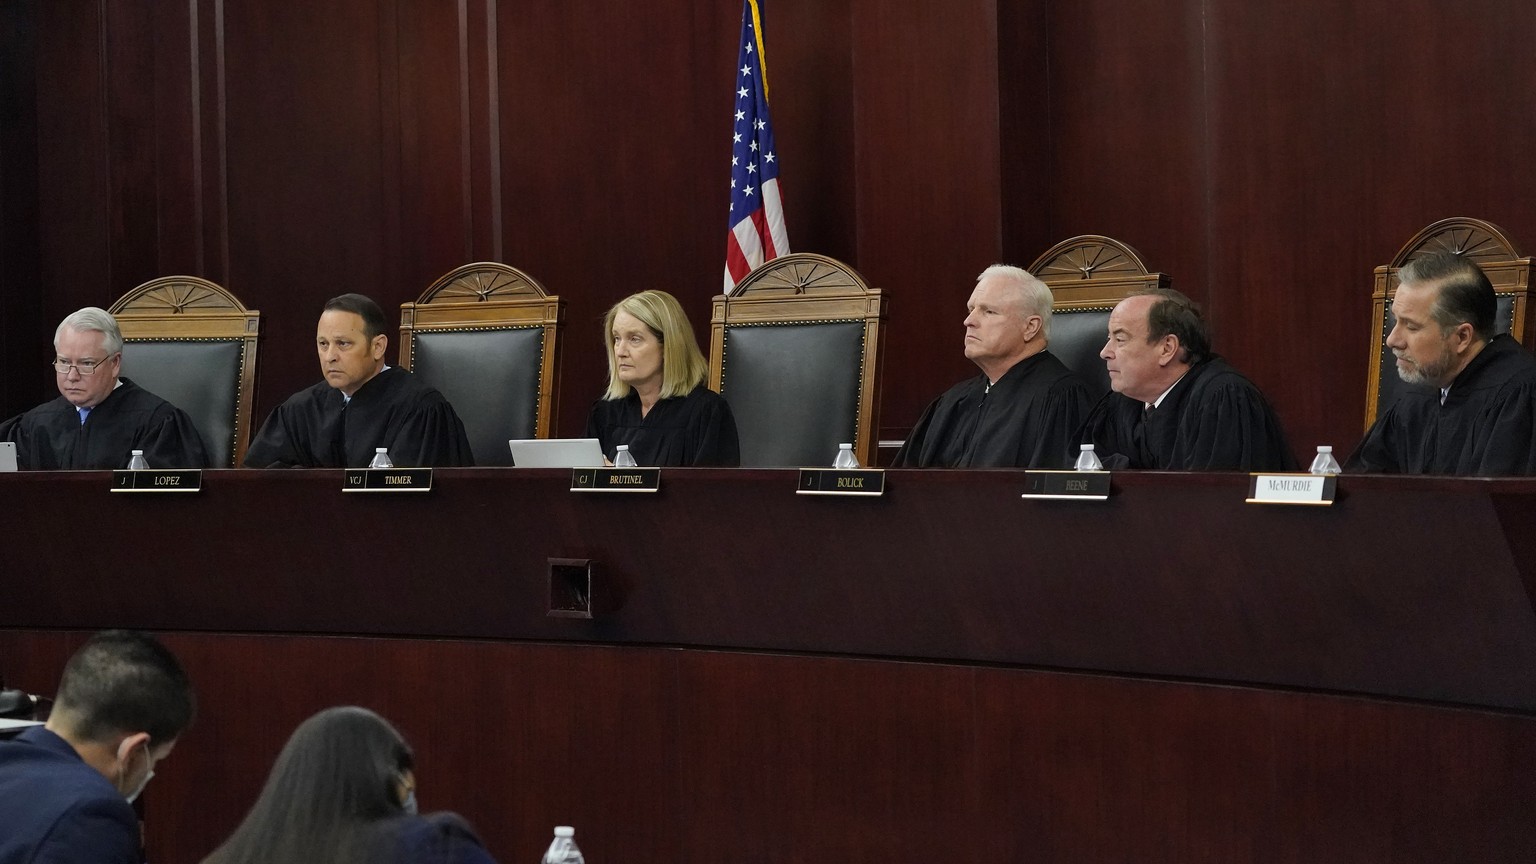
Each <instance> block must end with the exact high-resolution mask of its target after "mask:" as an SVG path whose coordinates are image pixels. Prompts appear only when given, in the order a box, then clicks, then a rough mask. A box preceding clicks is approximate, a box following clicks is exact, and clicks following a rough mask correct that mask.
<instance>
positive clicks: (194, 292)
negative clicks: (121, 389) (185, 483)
mask: <svg viewBox="0 0 1536 864" xmlns="http://www.w3.org/2000/svg"><path fill="white" fill-rule="evenodd" d="M107 311H109V312H111V313H112V315H113V316H114V317H115V318H117V326H118V328H119V329H121V330H122V332H123V375H124V377H127V378H129V379H131V380H132V381H133V382H134V383H136V384H138V385H139V386H141V387H143V388H144V389H146V390H148V391H150V392H151V393H154V394H155V395H156V396H159V397H160V398H162V399H164V400H166V401H168V402H170V403H171V404H172V405H175V406H176V407H177V408H180V409H181V410H183V411H185V412H187V414H188V415H189V416H190V417H191V418H192V423H193V424H194V425H195V426H196V427H197V431H198V434H199V435H201V436H202V437H203V445H204V449H206V450H207V451H208V464H209V465H211V466H212V467H214V468H229V467H231V466H235V465H239V464H240V463H241V461H242V460H243V459H244V458H245V448H246V444H247V443H248V439H249V438H250V437H251V407H252V394H253V393H254V391H255V386H256V341H257V336H258V333H259V331H260V329H261V313H260V312H258V311H256V310H254V309H247V308H245V306H244V304H242V303H241V302H240V301H239V300H238V299H236V298H235V295H233V294H231V293H229V292H228V291H227V290H225V289H224V288H223V287H221V286H219V285H216V284H214V283H212V282H209V281H208V280H206V279H199V278H197V277H196V276H165V277H163V278H160V279H153V280H150V281H149V282H145V283H144V284H143V285H140V286H139V287H137V288H135V289H133V290H132V291H129V292H128V293H127V294H124V295H123V296H122V297H121V298H120V299H119V300H118V301H117V302H116V303H113V304H112V308H111V309H109V310H107Z"/></svg>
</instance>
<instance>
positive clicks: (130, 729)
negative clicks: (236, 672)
mask: <svg viewBox="0 0 1536 864" xmlns="http://www.w3.org/2000/svg"><path fill="white" fill-rule="evenodd" d="M194 711H195V705H194V701H193V696H192V685H191V684H190V683H189V682H188V681H187V675H186V673H185V672H183V671H182V668H181V664H180V663H178V662H177V661H176V658H175V657H174V656H173V655H172V654H171V652H169V651H167V650H166V649H165V647H164V646H162V645H161V644H160V643H159V642H157V641H155V640H154V639H153V638H151V637H150V636H147V635H145V634H143V633H132V632H128V631H126V630H108V631H105V632H103V633H98V634H96V635H95V636H93V637H91V639H90V641H88V642H86V643H85V645H84V646H83V647H81V648H80V650H79V651H76V652H75V655H74V656H73V657H71V658H70V660H69V663H68V664H67V665H66V666H65V667H64V675H63V678H62V679H61V680H60V681H59V692H58V694H57V695H56V696H55V697H54V702H53V711H52V713H50V714H49V715H48V722H47V724H46V725H43V726H34V727H31V728H29V729H27V730H26V731H24V732H22V733H21V734H20V735H18V736H16V738H15V739H13V740H10V741H4V742H0V864H43V862H56V864H73V862H81V864H85V862H89V864H139V862H142V861H143V860H144V855H143V850H142V848H141V843H140V831H139V819H138V816H136V815H135V814H134V812H133V807H131V806H130V804H131V803H132V801H133V799H134V798H136V797H138V794H139V792H140V791H141V790H143V788H144V785H145V784H146V783H148V782H149V778H151V777H153V776H154V774H155V764H156V763H157V762H159V761H160V760H161V759H164V758H165V757H166V756H169V755H170V753H171V748H173V747H175V746H176V740H177V739H178V738H179V737H180V736H181V733H182V732H183V731H185V730H186V728H187V726H189V725H190V724H191V723H192V715H193V713H194Z"/></svg>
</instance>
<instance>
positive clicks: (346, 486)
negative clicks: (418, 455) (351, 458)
mask: <svg viewBox="0 0 1536 864" xmlns="http://www.w3.org/2000/svg"><path fill="white" fill-rule="evenodd" d="M343 476H344V479H343V481H342V486H341V491H343V492H430V491H432V469H431V468H348V469H347V470H346V473H345V475H343Z"/></svg>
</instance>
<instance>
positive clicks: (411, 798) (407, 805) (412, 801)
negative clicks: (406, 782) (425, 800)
mask: <svg viewBox="0 0 1536 864" xmlns="http://www.w3.org/2000/svg"><path fill="white" fill-rule="evenodd" d="M400 809H401V810H404V811H405V812H407V813H409V814H411V815H412V816H415V815H416V790H415V789H410V790H407V791H406V793H405V801H404V803H402V804H401V805H400Z"/></svg>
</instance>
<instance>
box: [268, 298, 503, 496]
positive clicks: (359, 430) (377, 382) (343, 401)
mask: <svg viewBox="0 0 1536 864" xmlns="http://www.w3.org/2000/svg"><path fill="white" fill-rule="evenodd" d="M385 326H386V325H385V322H384V312H383V310H381V309H380V308H379V304H377V303H375V302H373V301H372V300H370V299H369V298H367V297H364V296H363V295H361V294H343V295H341V296H340V297H334V298H332V299H331V300H329V301H327V302H326V304H325V309H324V311H323V312H321V314H320V324H319V326H318V327H317V328H316V330H315V350H316V351H317V352H318V354H319V358H320V372H321V374H323V375H324V376H325V380H323V381H321V382H320V383H318V384H315V385H314V386H312V387H309V388H306V389H304V390H300V391H299V392H298V393H295V394H294V395H293V396H291V397H289V398H288V401H286V402H284V403H283V404H281V405H279V406H277V408H276V409H275V410H274V411H273V412H272V414H271V415H270V416H268V417H267V421H266V422H265V423H263V424H261V431H260V432H257V433H256V438H255V439H254V440H253V441H252V442H251V447H250V449H249V450H247V451H246V454H245V465H246V467H247V468H365V467H367V466H368V463H369V462H370V461H372V459H373V454H374V450H375V449H376V448H379V447H384V448H386V449H388V450H389V456H390V459H391V460H392V461H393V462H394V463H395V465H397V466H399V467H401V468H424V467H437V466H455V465H473V464H474V458H473V457H472V456H471V455H470V450H469V439H468V438H467V437H465V435H464V424H463V423H462V422H461V421H460V420H459V415H458V414H457V413H455V412H454V410H453V406H452V405H450V404H448V400H447V399H445V398H443V394H441V393H439V392H437V390H436V389H434V388H432V387H431V386H428V385H427V384H424V383H422V382H421V381H420V380H418V379H417V378H416V377H415V376H413V375H411V373H409V372H407V371H406V370H404V369H400V368H396V367H392V366H387V365H385V363H384V350H385V348H387V347H388V346H389V337H388V336H387V335H385V333H384V328H385Z"/></svg>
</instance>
